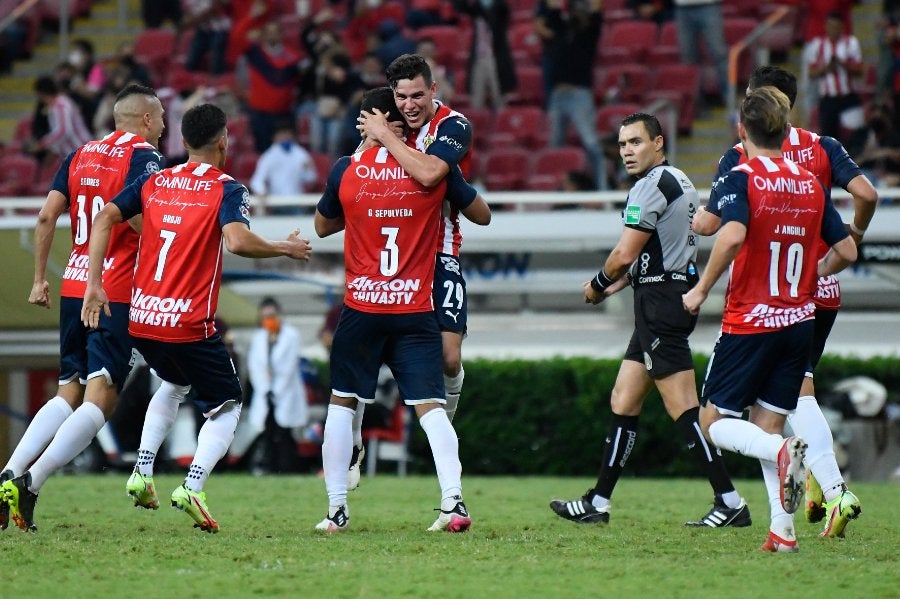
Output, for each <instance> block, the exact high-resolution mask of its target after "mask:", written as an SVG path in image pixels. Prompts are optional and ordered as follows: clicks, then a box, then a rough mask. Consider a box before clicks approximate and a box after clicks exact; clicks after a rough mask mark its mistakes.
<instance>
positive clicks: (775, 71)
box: [747, 64, 797, 108]
mask: <svg viewBox="0 0 900 599" xmlns="http://www.w3.org/2000/svg"><path fill="white" fill-rule="evenodd" d="M766 85H770V86H772V87H774V88H775V89H777V90H778V91H780V92H781V93H783V94H784V95H785V96H787V98H788V102H790V103H791V108H793V107H794V102H796V101H797V78H796V77H794V74H793V73H791V72H790V71H786V70H784V69H782V68H781V67H776V66H773V65H768V64H767V65H764V66H761V67H757V69H756V70H755V71H753V73H751V74H750V81H748V82H747V87H749V88H750V89H751V90H754V89H757V88H760V87H764V86H766Z"/></svg>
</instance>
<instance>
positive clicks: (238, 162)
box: [228, 152, 259, 185]
mask: <svg viewBox="0 0 900 599" xmlns="http://www.w3.org/2000/svg"><path fill="white" fill-rule="evenodd" d="M257 162H259V154H256V153H254V152H240V153H239V154H238V155H237V156H235V157H234V162H233V163H232V167H231V170H230V171H229V172H228V174H229V175H231V176H232V177H234V178H235V179H237V181H238V182H239V183H243V184H244V185H249V184H250V178H251V177H253V171H255V170H256V163H257Z"/></svg>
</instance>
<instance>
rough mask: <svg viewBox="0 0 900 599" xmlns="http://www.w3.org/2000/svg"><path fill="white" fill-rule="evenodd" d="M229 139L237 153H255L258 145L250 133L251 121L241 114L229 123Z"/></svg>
mask: <svg viewBox="0 0 900 599" xmlns="http://www.w3.org/2000/svg"><path fill="white" fill-rule="evenodd" d="M228 139H229V143H230V144H231V145H232V146H233V148H234V151H235V152H255V151H256V144H255V143H254V141H253V134H252V133H251V132H250V119H249V118H248V117H247V115H245V114H240V115H238V116H236V117H234V118H232V119H229V121H228Z"/></svg>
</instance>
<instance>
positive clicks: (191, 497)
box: [172, 485, 219, 532]
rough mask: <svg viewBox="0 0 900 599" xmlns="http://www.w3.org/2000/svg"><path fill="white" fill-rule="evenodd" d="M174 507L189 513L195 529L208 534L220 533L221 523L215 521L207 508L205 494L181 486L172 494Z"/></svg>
mask: <svg viewBox="0 0 900 599" xmlns="http://www.w3.org/2000/svg"><path fill="white" fill-rule="evenodd" d="M172 507H173V508H175V509H178V510H181V511H182V512H187V515H188V516H190V517H191V518H193V519H194V522H195V524H194V528H199V529H200V530H205V531H206V532H219V523H218V522H216V521H215V520H213V517H212V516H210V515H209V509H208V508H207V507H206V493H205V492H203V491H200V492H199V493H198V492H196V491H191V490H190V489H188V488H187V487H185V486H184V485H181V486H180V487H178V488H177V489H175V491H173V492H172Z"/></svg>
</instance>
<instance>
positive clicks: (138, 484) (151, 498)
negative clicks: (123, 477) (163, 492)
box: [125, 470, 159, 510]
mask: <svg viewBox="0 0 900 599" xmlns="http://www.w3.org/2000/svg"><path fill="white" fill-rule="evenodd" d="M125 492H126V493H128V496H129V497H131V498H132V499H133V500H134V507H142V508H146V509H148V510H155V509H157V508H158V507H159V497H157V495H156V487H155V486H154V485H153V477H152V476H144V475H143V474H141V473H140V472H138V471H137V470H135V471H134V472H132V473H131V476H130V477H129V478H128V482H127V483H125Z"/></svg>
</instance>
